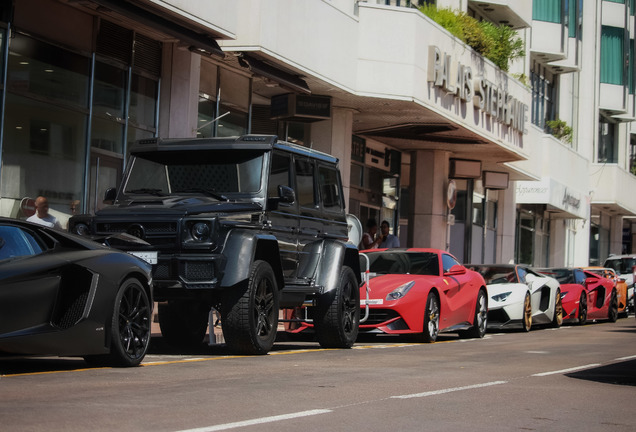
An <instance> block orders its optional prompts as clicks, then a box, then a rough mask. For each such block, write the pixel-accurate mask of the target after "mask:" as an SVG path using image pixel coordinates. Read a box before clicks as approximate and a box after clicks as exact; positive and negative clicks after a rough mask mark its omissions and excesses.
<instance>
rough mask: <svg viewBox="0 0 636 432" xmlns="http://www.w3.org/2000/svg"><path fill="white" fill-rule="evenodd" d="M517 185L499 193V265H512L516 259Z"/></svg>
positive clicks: (511, 185) (512, 185) (497, 257)
mask: <svg viewBox="0 0 636 432" xmlns="http://www.w3.org/2000/svg"><path fill="white" fill-rule="evenodd" d="M515 192H516V185H515V182H511V183H510V186H509V187H508V189H505V190H501V191H499V202H498V203H497V253H496V261H497V263H510V262H514V259H515V230H516V226H517V203H516V198H515V197H516V193H515Z"/></svg>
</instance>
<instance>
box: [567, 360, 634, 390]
mask: <svg viewBox="0 0 636 432" xmlns="http://www.w3.org/2000/svg"><path fill="white" fill-rule="evenodd" d="M565 376H567V377H570V378H576V379H581V380H586V381H595V382H599V383H605V384H616V385H629V386H636V360H628V361H624V362H620V363H614V364H611V365H607V366H600V367H597V368H594V369H586V370H583V371H578V372H573V373H568V374H565Z"/></svg>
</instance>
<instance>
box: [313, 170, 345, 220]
mask: <svg viewBox="0 0 636 432" xmlns="http://www.w3.org/2000/svg"><path fill="white" fill-rule="evenodd" d="M318 185H319V187H320V197H321V200H322V206H323V208H324V209H325V210H327V211H338V212H339V211H340V210H341V209H342V196H341V195H340V193H341V190H340V183H339V182H338V171H337V170H336V169H334V168H333V167H329V166H325V165H319V167H318Z"/></svg>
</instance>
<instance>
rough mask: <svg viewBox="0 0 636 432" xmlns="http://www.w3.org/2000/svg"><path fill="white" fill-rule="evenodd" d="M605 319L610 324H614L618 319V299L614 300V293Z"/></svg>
mask: <svg viewBox="0 0 636 432" xmlns="http://www.w3.org/2000/svg"><path fill="white" fill-rule="evenodd" d="M607 319H609V320H610V322H616V320H617V319H618V298H616V291H612V297H611V299H610V304H609V308H608V311H607Z"/></svg>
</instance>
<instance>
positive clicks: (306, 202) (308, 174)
mask: <svg viewBox="0 0 636 432" xmlns="http://www.w3.org/2000/svg"><path fill="white" fill-rule="evenodd" d="M314 176H315V174H314V164H313V162H312V161H309V160H303V159H296V198H297V199H298V204H300V206H301V207H309V208H314V207H316V206H317V205H318V200H317V196H316V194H315V191H314V184H315V181H314Z"/></svg>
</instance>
